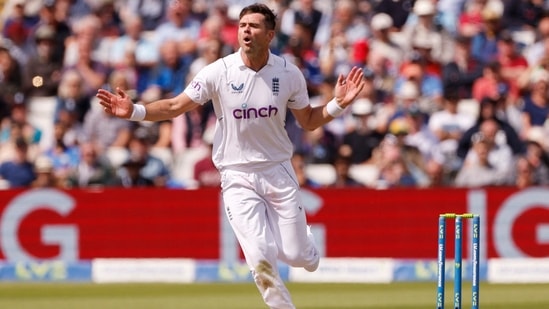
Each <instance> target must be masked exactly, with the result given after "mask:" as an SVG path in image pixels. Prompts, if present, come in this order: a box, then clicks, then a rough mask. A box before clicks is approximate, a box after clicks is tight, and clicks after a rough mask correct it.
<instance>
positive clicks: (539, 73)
mask: <svg viewBox="0 0 549 309" xmlns="http://www.w3.org/2000/svg"><path fill="white" fill-rule="evenodd" d="M537 82H546V83H547V82H549V72H547V70H546V69H543V68H536V69H534V70H532V72H530V83H532V84H535V83H537Z"/></svg>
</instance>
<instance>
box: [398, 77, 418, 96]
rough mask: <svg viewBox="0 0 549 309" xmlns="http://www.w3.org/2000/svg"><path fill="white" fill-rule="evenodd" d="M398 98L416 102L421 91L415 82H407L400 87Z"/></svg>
mask: <svg viewBox="0 0 549 309" xmlns="http://www.w3.org/2000/svg"><path fill="white" fill-rule="evenodd" d="M398 97H399V98H401V99H404V100H415V99H417V98H419V89H418V87H417V85H416V84H415V83H414V82H411V81H406V82H404V83H403V84H402V86H401V87H400V89H399V91H398Z"/></svg>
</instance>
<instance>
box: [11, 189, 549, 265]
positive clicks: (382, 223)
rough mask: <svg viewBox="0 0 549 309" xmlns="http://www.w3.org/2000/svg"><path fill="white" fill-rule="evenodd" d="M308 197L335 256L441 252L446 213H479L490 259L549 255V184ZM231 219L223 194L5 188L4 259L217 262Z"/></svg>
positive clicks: (323, 240) (326, 247)
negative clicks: (440, 230) (439, 242)
mask: <svg viewBox="0 0 549 309" xmlns="http://www.w3.org/2000/svg"><path fill="white" fill-rule="evenodd" d="M304 193H305V194H304V198H303V201H304V204H305V208H306V209H307V212H308V218H309V223H310V224H311V225H312V226H313V230H316V231H317V232H320V233H319V237H316V238H317V241H318V242H319V243H320V245H321V246H322V248H323V251H324V253H325V255H326V256H328V257H395V258H435V257H436V248H437V223H438V214H440V213H446V212H454V213H465V212H474V213H478V214H480V215H481V220H482V226H481V241H482V243H481V250H482V252H483V255H484V256H485V257H521V256H530V257H542V256H549V188H531V189H528V190H522V191H519V190H517V189H515V188H489V189H488V188H487V189H476V190H473V189H402V190H367V189H351V188H349V189H321V190H315V191H305V192H304ZM223 220H225V219H224V213H223V210H222V207H221V206H220V196H219V191H218V190H164V189H105V190H71V191H58V190H27V191H10V190H8V191H0V259H3V260H22V259H26V260H28V259H65V260H88V259H92V258H113V257H117V258H124V257H135V258H153V257H188V258H196V259H219V258H221V257H223V256H225V254H224V251H226V250H227V247H228V246H231V245H234V244H232V243H230V242H227V239H228V238H230V237H232V235H228V234H231V232H230V230H227V229H224V228H223ZM452 226H453V222H452V221H450V220H449V221H448V227H449V228H448V245H449V248H448V251H449V252H448V253H449V254H452V250H453V249H452V248H453V246H452V243H453V230H452V228H451V227H452ZM465 227H466V228H467V227H468V225H467V224H466V225H465ZM468 241H469V233H468V231H467V230H466V231H465V233H464V242H468ZM464 251H465V253H467V250H465V249H464Z"/></svg>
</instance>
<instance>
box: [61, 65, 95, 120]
mask: <svg viewBox="0 0 549 309" xmlns="http://www.w3.org/2000/svg"><path fill="white" fill-rule="evenodd" d="M83 84H84V81H83V80H82V76H80V74H78V72H76V71H74V70H67V71H65V72H63V75H62V76H61V82H60V84H59V87H58V91H57V94H56V96H55V99H56V106H55V115H54V121H59V120H60V118H61V115H60V114H61V113H62V112H67V113H69V114H71V115H74V118H75V120H76V121H77V122H78V124H80V125H82V124H83V123H84V118H85V117H86V114H87V113H88V111H89V110H90V98H89V97H88V96H87V95H86V93H85V92H84V85H83Z"/></svg>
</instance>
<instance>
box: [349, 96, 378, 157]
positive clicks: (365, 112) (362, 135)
mask: <svg viewBox="0 0 549 309" xmlns="http://www.w3.org/2000/svg"><path fill="white" fill-rule="evenodd" d="M351 111H352V115H353V119H354V121H355V125H354V127H353V128H352V129H351V131H350V132H348V133H347V134H345V135H344V136H343V144H342V147H343V146H346V147H348V148H349V152H350V157H351V164H362V163H366V162H367V161H368V160H370V158H371V157H372V152H373V150H374V149H375V148H376V147H378V146H379V144H380V143H381V141H382V140H383V136H384V134H383V133H381V132H379V131H377V130H375V129H374V125H375V114H374V106H373V104H372V102H371V101H370V100H369V99H366V98H360V99H357V100H356V101H355V103H353V105H352V108H351Z"/></svg>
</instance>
